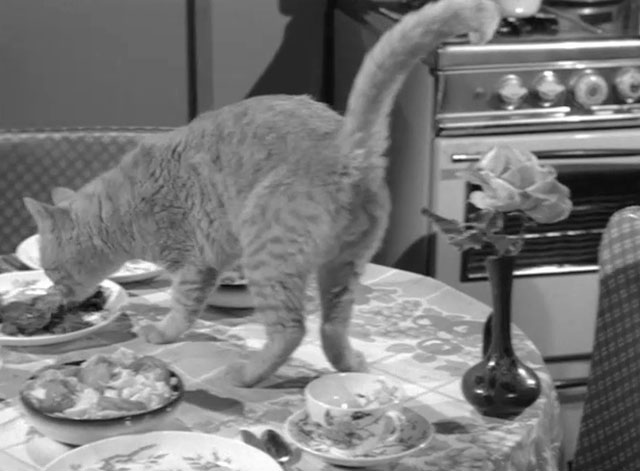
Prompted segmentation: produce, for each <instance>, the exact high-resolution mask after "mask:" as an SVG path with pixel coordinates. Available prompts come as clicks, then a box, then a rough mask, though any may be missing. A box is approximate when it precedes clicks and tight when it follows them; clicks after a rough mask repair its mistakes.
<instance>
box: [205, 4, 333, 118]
mask: <svg viewBox="0 0 640 471" xmlns="http://www.w3.org/2000/svg"><path fill="white" fill-rule="evenodd" d="M326 7H327V0H196V32H197V34H196V37H197V40H196V51H197V52H196V54H197V57H198V64H197V67H198V73H197V76H198V108H199V110H200V111H205V110H209V109H212V108H219V107H221V106H224V105H227V104H229V103H233V102H235V101H238V100H241V99H242V98H245V97H247V96H254V95H264V94H270V93H290V94H302V93H307V94H311V95H313V96H315V97H316V98H322V96H323V86H324V85H325V82H324V80H323V74H324V72H323V61H324V59H323V55H324V40H325V36H324V19H325V11H326Z"/></svg>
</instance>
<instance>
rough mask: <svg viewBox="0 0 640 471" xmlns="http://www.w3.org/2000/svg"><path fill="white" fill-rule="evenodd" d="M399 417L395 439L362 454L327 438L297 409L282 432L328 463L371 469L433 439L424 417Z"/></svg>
mask: <svg viewBox="0 0 640 471" xmlns="http://www.w3.org/2000/svg"><path fill="white" fill-rule="evenodd" d="M402 414H403V416H404V419H405V420H404V421H403V425H402V427H401V430H400V431H399V432H398V433H397V434H394V436H397V438H396V439H395V440H391V441H389V442H385V443H382V444H380V445H379V446H377V447H375V448H374V449H369V450H366V451H364V452H361V451H359V449H358V448H357V447H348V446H345V443H342V442H336V441H335V440H333V439H332V438H331V437H329V436H327V434H326V433H325V430H324V428H323V427H322V426H320V425H318V424H316V423H314V422H312V421H311V420H309V416H308V415H307V413H306V411H305V410H300V411H298V412H296V413H294V414H293V415H292V416H291V417H289V419H287V421H286V423H285V433H286V434H287V436H288V438H289V440H291V441H292V442H293V443H294V444H295V445H297V446H298V447H300V448H301V449H303V450H305V451H306V452H308V453H310V454H312V455H315V456H318V457H320V458H322V459H323V460H325V461H327V462H328V463H332V464H337V465H341V466H375V465H378V464H382V463H387V462H391V461H394V460H397V459H399V458H401V457H403V456H407V455H410V454H412V453H415V452H416V451H418V450H419V449H421V448H422V447H424V446H425V445H426V444H427V443H428V442H429V441H430V440H431V438H433V435H434V431H433V426H432V425H431V424H430V423H429V421H428V420H427V419H426V418H424V417H423V416H422V415H420V414H418V413H417V412H415V411H413V410H412V409H410V408H403V409H402Z"/></svg>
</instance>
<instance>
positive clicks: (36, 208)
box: [23, 197, 70, 230]
mask: <svg viewBox="0 0 640 471" xmlns="http://www.w3.org/2000/svg"><path fill="white" fill-rule="evenodd" d="M23 201H24V205H25V206H26V207H27V210H28V211H29V212H30V213H31V216H33V219H34V220H35V221H36V224H37V225H38V229H42V230H50V229H51V228H52V227H54V226H55V225H57V224H60V223H61V222H63V221H65V220H67V219H69V216H70V215H69V211H68V210H66V209H64V208H59V207H57V206H51V205H49V204H45V203H40V202H39V201H36V200H34V199H33V198H29V197H25V198H23Z"/></svg>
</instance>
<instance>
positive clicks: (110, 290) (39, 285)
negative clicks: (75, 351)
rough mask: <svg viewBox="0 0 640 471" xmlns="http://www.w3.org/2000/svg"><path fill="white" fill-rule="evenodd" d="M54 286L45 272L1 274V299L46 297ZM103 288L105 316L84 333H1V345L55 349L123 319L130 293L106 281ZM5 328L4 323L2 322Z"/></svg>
mask: <svg viewBox="0 0 640 471" xmlns="http://www.w3.org/2000/svg"><path fill="white" fill-rule="evenodd" d="M49 286H51V280H49V278H47V276H46V275H45V274H44V272H43V271H42V270H34V271H13V272H8V273H2V274H0V299H6V297H11V296H12V292H15V291H20V293H21V294H27V295H33V296H37V295H40V294H44V293H45V292H46V290H47V288H48V287H49ZM100 286H101V287H102V289H103V290H104V291H105V294H106V295H107V302H106V304H105V311H107V312H106V313H104V315H101V316H97V317H96V319H95V320H94V321H91V322H95V323H94V324H93V325H91V326H90V327H87V328H85V329H81V330H75V331H73V332H67V333H65V334H46V335H32V336H14V335H7V334H5V333H3V332H0V345H6V346H11V347H34V346H37V345H52V344H56V343H62V342H68V341H70V340H75V339H78V338H81V337H84V336H86V335H89V334H91V333H92V332H95V331H96V330H98V329H101V328H102V327H104V326H105V325H107V324H109V323H110V322H111V321H113V320H114V319H115V318H116V317H118V316H119V315H120V311H121V309H122V307H123V306H124V305H125V304H126V303H127V301H128V299H129V298H128V296H127V292H126V291H125V290H124V289H123V288H122V287H121V286H119V285H117V284H116V283H114V282H113V281H109V280H104V281H103V282H102V283H100ZM0 325H2V322H0Z"/></svg>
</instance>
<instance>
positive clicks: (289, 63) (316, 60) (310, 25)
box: [247, 0, 327, 99]
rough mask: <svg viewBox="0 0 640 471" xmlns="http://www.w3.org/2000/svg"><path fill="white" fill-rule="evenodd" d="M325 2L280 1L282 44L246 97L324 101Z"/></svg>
mask: <svg viewBox="0 0 640 471" xmlns="http://www.w3.org/2000/svg"><path fill="white" fill-rule="evenodd" d="M326 8H327V2H326V1H324V0H323V1H300V0H280V1H279V3H278V9H279V10H280V13H281V14H282V15H284V16H287V17H289V18H290V19H289V22H288V23H287V26H286V28H285V30H284V34H283V38H282V43H281V44H280V47H279V48H278V50H277V51H276V53H275V55H274V56H273V59H272V60H271V62H270V63H269V65H268V66H267V68H266V69H265V70H264V71H263V72H262V74H261V75H260V77H259V78H258V79H257V81H256V82H255V84H254V85H253V87H251V90H249V92H248V94H247V97H250V96H256V95H268V94H277V93H286V94H292V95H296V94H310V95H312V96H314V98H316V99H323V98H324V97H322V96H321V95H322V90H323V76H324V73H323V63H324V60H323V54H324V47H323V46H324V37H325V32H324V26H325V14H326Z"/></svg>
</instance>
